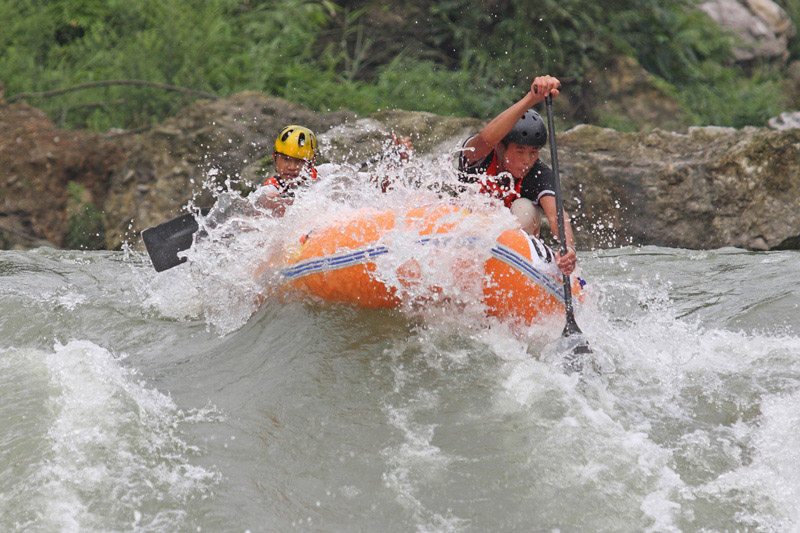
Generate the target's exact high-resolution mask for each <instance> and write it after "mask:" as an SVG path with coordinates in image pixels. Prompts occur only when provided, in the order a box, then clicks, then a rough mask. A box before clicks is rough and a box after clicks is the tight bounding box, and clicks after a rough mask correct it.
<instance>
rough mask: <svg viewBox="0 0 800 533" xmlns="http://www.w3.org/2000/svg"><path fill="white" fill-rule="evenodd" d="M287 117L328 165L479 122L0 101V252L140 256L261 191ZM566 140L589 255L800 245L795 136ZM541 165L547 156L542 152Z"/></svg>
mask: <svg viewBox="0 0 800 533" xmlns="http://www.w3.org/2000/svg"><path fill="white" fill-rule="evenodd" d="M289 123H302V124H306V125H308V126H310V127H311V128H312V129H314V130H315V131H317V132H318V133H319V136H320V141H321V144H322V147H323V150H322V153H323V154H324V155H325V158H326V159H327V160H331V161H335V162H342V161H346V162H349V163H356V162H357V161H360V160H363V159H365V158H367V157H369V156H371V155H373V154H375V153H377V152H380V150H381V148H382V147H384V146H385V144H386V143H387V142H389V139H391V134H392V133H395V134H397V135H401V136H403V135H411V136H412V138H413V141H414V146H415V150H416V153H417V155H418V157H421V158H425V159H435V160H437V161H438V160H439V159H440V156H445V155H448V154H452V153H453V152H454V151H455V150H457V148H458V146H459V145H460V143H461V141H463V140H464V139H465V138H466V137H467V136H468V135H470V134H471V133H474V132H476V131H478V130H479V129H480V127H481V126H482V125H483V124H484V123H485V122H484V121H478V120H474V119H462V118H454V117H440V116H436V115H433V114H430V113H412V112H406V111H384V112H380V113H376V114H373V115H370V116H368V117H357V116H355V115H354V114H352V113H347V112H337V113H328V114H315V113H313V112H311V111H309V110H307V109H305V108H303V107H300V106H297V105H293V104H290V103H289V102H286V101H284V100H280V99H275V98H270V97H267V96H265V95H263V94H260V93H242V94H238V95H234V96H232V97H230V98H227V99H220V100H217V101H213V102H212V101H197V102H195V103H194V104H192V105H191V106H189V107H188V108H187V109H185V110H184V111H183V112H182V113H181V114H180V115H178V116H177V117H175V118H172V119H170V120H167V121H165V122H163V123H162V124H160V125H158V126H156V127H154V128H153V129H152V130H151V131H149V132H148V133H146V134H141V135H135V136H134V135H117V136H106V137H103V136H98V135H93V134H89V133H86V132H80V131H64V130H61V129H59V128H57V127H56V126H54V125H53V124H52V122H51V121H50V120H49V119H48V118H47V117H46V116H45V115H44V114H43V113H41V112H40V111H38V110H35V109H33V108H31V107H30V106H28V105H26V104H22V103H17V104H13V105H5V106H3V105H0V165H2V167H0V168H3V172H2V173H0V195H2V196H1V197H2V198H3V203H2V204H0V228H6V230H5V231H4V230H2V229H0V246H2V247H10V246H20V245H21V246H36V245H39V244H41V243H42V239H46V240H47V241H49V242H51V243H53V244H54V245H57V246H75V242H78V245H79V246H81V247H88V246H89V245H92V246H93V241H81V240H80V238H81V236H82V235H85V236H88V237H91V236H92V235H96V233H97V232H99V230H98V228H100V229H102V228H103V227H105V228H106V229H105V242H104V243H103V242H101V244H102V245H104V246H105V247H107V248H111V249H113V248H118V247H119V246H121V244H122V243H123V242H125V241H128V242H131V243H132V244H133V245H134V246H135V247H141V240H140V239H139V237H138V235H139V233H140V232H141V230H142V229H145V228H147V227H149V226H153V225H155V224H158V223H160V222H162V221H164V220H166V219H168V218H171V217H173V216H175V215H177V214H179V213H180V212H181V210H182V209H183V207H184V206H185V205H186V204H187V203H188V202H189V201H190V200H191V199H192V198H195V201H196V203H197V204H198V205H208V203H210V202H211V200H212V199H211V197H210V195H209V194H208V193H207V192H203V191H202V189H201V187H200V184H201V183H202V182H204V181H208V179H209V178H210V179H211V181H214V182H216V183H217V184H219V185H220V186H225V183H224V182H226V181H229V183H230V184H231V185H232V186H235V187H247V186H249V185H251V184H252V183H251V181H252V180H249V179H248V178H247V170H248V168H252V167H260V166H262V165H263V163H262V162H261V160H262V158H264V156H268V155H269V154H270V153H271V152H272V142H273V140H274V137H275V135H276V134H277V133H278V131H279V130H280V128H281V127H282V126H284V125H285V124H289ZM557 126H558V124H557ZM558 146H559V158H560V159H559V162H560V167H561V174H562V180H563V189H564V200H565V204H566V207H567V209H568V210H569V212H570V213H572V215H573V225H574V227H575V229H576V235H577V240H578V244H579V246H580V247H582V248H597V247H608V246H620V245H626V244H634V245H638V244H655V245H661V246H677V247H683V248H717V247H723V246H738V247H742V248H747V249H751V250H767V249H781V248H794V249H797V248H800V170H799V169H800V129H788V130H783V131H772V130H769V129H766V128H745V129H743V130H735V129H727V128H714V127H707V128H690V129H688V131H687V132H685V133H675V132H667V131H663V130H659V129H655V130H653V131H650V132H636V133H620V132H618V131H615V130H611V129H603V128H597V127H592V126H579V127H576V128H573V129H572V130H569V131H566V132H563V133H560V134H559V135H558ZM542 157H543V158H544V159H545V160H548V159H549V157H548V154H547V150H544V151H543V152H542ZM437 164H439V163H437ZM243 176H244V177H243ZM100 211H103V215H99V213H100ZM98 218H99V219H100V221H98ZM74 239H77V241H74Z"/></svg>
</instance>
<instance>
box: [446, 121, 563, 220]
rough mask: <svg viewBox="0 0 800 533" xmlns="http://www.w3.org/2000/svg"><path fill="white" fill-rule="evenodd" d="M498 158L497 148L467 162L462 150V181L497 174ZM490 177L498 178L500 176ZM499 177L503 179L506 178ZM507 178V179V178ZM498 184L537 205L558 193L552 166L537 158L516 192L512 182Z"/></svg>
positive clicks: (509, 192)
mask: <svg viewBox="0 0 800 533" xmlns="http://www.w3.org/2000/svg"><path fill="white" fill-rule="evenodd" d="M470 139H471V137H470ZM467 142H469V139H467V140H466V141H464V145H466V144H467ZM496 158H497V153H496V152H495V150H492V151H491V152H489V155H487V156H486V157H484V158H483V159H481V160H480V161H475V162H474V163H472V164H470V163H468V162H467V159H466V157H464V153H463V152H462V153H461V155H460V156H459V158H458V170H459V171H460V172H461V176H460V179H461V181H464V182H467V183H475V182H476V181H478V180H479V179H478V178H477V177H476V175H479V174H484V175H487V176H497V166H498V162H497V161H496ZM504 174H505V173H504ZM489 179H495V180H497V179H498V178H489ZM499 179H500V180H503V179H504V178H499ZM505 179H506V180H507V178H505ZM480 181H484V180H480ZM498 185H500V187H501V188H502V189H503V190H506V191H508V194H514V196H516V192H518V193H519V196H520V197H522V198H527V199H528V200H530V201H532V202H533V203H534V204H536V205H539V200H541V199H542V198H543V197H545V196H555V195H556V177H555V174H554V173H553V171H552V170H551V169H550V167H548V166H547V165H545V164H544V163H543V162H542V160H541V159H537V160H536V163H534V164H533V167H532V168H531V169H530V170H529V171H528V173H527V174H526V175H525V177H523V178H522V184H521V185H520V186H519V189H518V190H517V191H516V192H513V193H512V191H511V189H512V187H511V186H510V183H505V182H503V183H498ZM484 189H486V191H485V192H488V190H489V189H492V190H496V187H484ZM514 189H516V187H514Z"/></svg>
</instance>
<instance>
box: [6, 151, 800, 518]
mask: <svg viewBox="0 0 800 533" xmlns="http://www.w3.org/2000/svg"><path fill="white" fill-rule="evenodd" d="M437 164H438V163H437V162H436V161H422V162H420V161H416V162H414V163H413V164H412V165H411V167H412V168H413V170H411V169H408V170H405V169H403V170H397V172H398V181H399V185H398V186H397V188H396V189H394V190H392V191H389V192H388V193H387V194H381V193H379V192H378V190H377V188H372V186H371V185H369V184H368V183H367V184H365V183H364V182H363V181H360V180H362V177H360V176H358V175H357V174H355V172H354V171H352V170H351V169H348V168H347V167H344V166H341V167H339V168H337V169H335V172H334V175H335V174H336V173H338V174H339V175H337V176H336V179H334V177H333V175H332V176H331V177H330V178H329V177H326V176H323V177H321V178H320V180H319V182H318V183H316V184H314V194H308V195H303V196H302V197H300V198H298V200H297V201H296V202H295V204H294V205H293V206H292V207H291V208H289V209H288V210H287V212H286V215H285V216H284V217H283V218H282V219H280V220H275V219H270V218H269V217H265V216H258V217H253V216H244V215H242V213H245V212H246V209H243V210H241V211H239V215H236V216H234V217H230V218H228V219H226V220H224V221H221V223H216V225H215V223H212V222H213V221H208V222H206V221H201V222H203V223H204V224H205V230H206V232H207V237H205V238H204V240H201V241H199V242H198V243H197V246H196V248H193V249H192V250H190V251H189V252H188V254H187V256H188V257H189V261H188V263H187V264H185V265H182V266H179V267H177V268H175V269H172V270H169V271H166V272H163V273H161V274H155V273H154V272H153V271H152V268H151V266H150V265H149V263H148V261H147V258H146V256H144V255H142V254H138V253H135V252H129V253H128V254H127V255H125V254H123V253H116V252H87V253H77V252H68V251H53V250H45V249H40V250H35V251H30V252H18V251H8V252H0V369H2V373H0V374H1V375H2V377H0V529H2V530H5V531H28V530H34V531H36V530H44V531H49V530H64V531H87V530H88V531H176V530H182V531H185V530H193V531H194V530H197V529H198V528H199V529H201V530H206V531H218V530H226V531H229V530H234V531H246V530H250V531H294V530H300V531H351V530H360V531H388V532H394V531H397V532H401V531H425V532H429V531H430V532H433V531H436V532H440V531H441V532H445V531H447V532H449V531H459V532H460V531H464V532H472V531H552V530H560V531H657V532H662V531H777V532H783V531H786V532H788V531H795V530H797V529H798V528H800V515H798V511H797V510H798V509H800V491H798V489H797V487H800V469H798V467H797V465H798V464H800V461H798V450H800V442H798V435H800V416H798V414H797V413H798V412H800V386H798V383H800V362H798V361H800V318H799V317H800V313H798V309H800V292H798V289H797V287H796V285H795V284H793V283H792V279H791V273H794V272H797V271H798V269H799V268H800V255H798V254H797V253H793V252H772V253H748V252H744V251H742V250H734V249H723V250H715V251H699V252H698V251H686V250H673V249H666V248H657V247H645V248H622V249H614V250H604V251H597V252H585V253H582V254H581V263H582V266H583V270H584V273H585V277H586V278H587V279H588V280H589V282H590V285H591V287H592V293H591V297H590V298H588V300H587V303H586V305H584V306H583V307H582V308H581V309H580V310H579V311H580V312H579V314H578V321H579V323H580V325H581V328H582V330H583V331H584V333H585V334H586V336H587V338H588V339H589V340H590V343H591V346H592V349H593V351H594V352H595V354H596V356H597V358H598V361H599V362H600V364H599V365H598V369H599V371H598V372H589V373H585V374H575V373H573V374H566V373H564V372H563V371H562V370H561V369H560V368H559V366H558V365H556V364H552V363H551V362H548V360H547V354H548V348H549V346H551V344H552V342H553V340H554V339H556V338H557V337H558V335H559V333H560V331H561V328H562V327H563V319H562V318H561V317H551V318H550V319H548V320H545V321H543V322H541V323H537V324H534V325H532V326H530V327H529V328H522V331H520V330H519V328H518V327H516V326H513V325H511V324H508V323H504V322H502V321H500V320H496V319H488V318H485V317H484V316H483V315H482V313H481V312H480V309H479V307H480V306H478V305H476V306H475V307H474V308H472V307H471V305H473V304H474V302H475V301H476V300H475V299H474V298H472V296H473V292H472V291H474V287H472V286H470V285H469V284H468V283H465V284H463V285H457V284H456V286H455V287H454V288H451V287H448V286H447V285H446V283H445V282H446V281H447V280H444V279H441V278H436V277H435V276H436V275H437V274H439V273H440V272H439V269H436V268H435V266H436V265H437V264H442V263H445V264H446V263H447V262H448V261H451V260H454V259H453V258H450V257H449V256H447V255H444V256H443V255H441V253H438V254H437V253H432V252H430V251H429V249H428V248H425V247H418V248H417V249H415V251H414V252H413V253H412V252H409V251H408V250H405V249H403V247H402V246H398V248H400V250H398V251H397V252H396V254H397V255H396V256H392V257H387V258H386V259H385V263H381V265H379V269H378V273H379V274H380V275H381V276H384V278H385V279H386V282H387V283H390V284H391V283H395V281H394V278H393V276H396V271H397V268H398V265H402V264H404V263H405V262H406V261H407V260H408V259H409V258H413V259H415V260H416V261H417V262H418V263H419V265H420V268H421V269H423V270H426V269H427V270H426V273H428V271H429V275H430V276H433V279H434V280H435V282H436V283H437V284H439V285H444V286H445V287H446V289H447V290H451V292H449V293H447V298H442V299H441V301H433V300H432V299H431V298H429V299H428V300H424V299H422V300H420V302H421V303H417V304H414V305H408V306H407V307H403V308H401V309H398V310H383V311H368V310H363V309H358V308H354V307H352V306H347V305H335V304H330V303H325V302H317V301H313V300H311V299H309V298H300V297H295V296H294V295H290V294H286V293H283V292H282V289H281V284H280V282H279V279H278V278H275V277H272V276H271V274H270V270H269V269H265V268H263V267H264V265H265V264H266V265H269V264H270V261H271V260H272V259H273V257H275V256H277V257H278V258H279V259H280V258H281V257H282V256H281V254H282V253H283V250H284V247H285V246H287V243H290V244H291V243H295V242H296V241H297V239H299V238H300V237H301V236H302V235H304V234H305V233H307V232H308V231H310V230H311V229H314V228H315V227H318V226H320V225H324V224H326V223H328V221H329V220H335V219H336V217H338V216H343V214H344V213H346V212H350V211H352V210H356V209H364V208H372V209H377V210H382V209H388V208H390V207H392V206H402V207H403V208H410V207H416V206H418V205H423V204H425V203H435V202H439V201H441V200H440V198H439V195H440V193H441V191H444V190H447V188H448V187H451V186H453V185H454V182H453V180H452V179H451V178H450V177H449V176H447V175H446V173H445V172H443V171H439V170H438V168H439V167H437ZM391 170H392V169H389V170H387V172H389V171H391ZM406 172H407V174H406ZM354 184H358V186H355V185H354ZM317 189H318V190H317ZM456 201H458V202H464V204H463V205H465V206H468V207H470V208H471V209H474V210H476V211H478V212H484V211H481V210H486V209H490V208H496V207H497V206H492V205H491V204H490V202H487V201H485V200H483V199H475V200H474V203H470V202H471V200H468V199H466V198H459V199H458V200H456ZM231 202H233V203H232V205H239V204H237V202H238V203H240V204H241V207H242V208H247V209H249V207H248V205H249V206H251V207H254V206H252V204H250V200H248V198H241V197H237V196H236V195H233V196H232V198H231ZM513 224H514V221H513V219H511V218H510V216H509V217H505V215H500V216H498V217H496V218H492V221H491V225H490V226H489V227H488V228H487V227H482V228H481V229H480V231H481V232H482V234H483V235H486V236H487V238H491V237H492V236H494V235H497V234H499V233H500V232H501V231H502V230H503V229H505V228H508V227H511V226H513ZM459 231H460V230H459ZM464 231H465V233H470V234H472V233H474V228H468V229H467V228H465V229H464ZM392 238H393V239H396V242H398V243H401V242H405V241H403V239H409V238H410V237H409V236H407V235H405V234H403V233H402V232H400V233H398V234H395V235H393V236H392ZM428 253H432V255H426V254H428ZM276 264H279V263H276ZM259 269H262V270H259ZM273 270H274V269H273ZM398 283H399V281H398ZM417 289H418V288H417V287H414V286H411V287H410V288H409V289H408V290H410V291H412V293H413V292H414V291H416V290H417ZM426 290H428V289H426V288H425V287H420V288H419V291H420V292H421V293H424V292H425V291H426ZM415 294H416V293H415Z"/></svg>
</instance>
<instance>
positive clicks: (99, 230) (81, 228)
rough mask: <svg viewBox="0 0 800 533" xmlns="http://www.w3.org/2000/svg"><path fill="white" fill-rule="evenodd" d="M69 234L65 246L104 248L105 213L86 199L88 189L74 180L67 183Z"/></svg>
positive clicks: (65, 239)
mask: <svg viewBox="0 0 800 533" xmlns="http://www.w3.org/2000/svg"><path fill="white" fill-rule="evenodd" d="M67 194H69V200H68V202H67V204H68V207H67V216H68V217H69V219H68V220H67V235H66V237H65V238H64V246H65V247H67V248H69V249H73V250H103V249H104V248H105V247H106V243H105V233H106V228H105V223H104V221H103V214H102V213H101V212H100V211H99V210H98V209H97V207H95V205H94V204H93V203H91V202H88V201H86V197H87V194H86V189H84V187H83V186H82V185H81V184H79V183H76V182H74V181H71V182H69V183H68V184H67Z"/></svg>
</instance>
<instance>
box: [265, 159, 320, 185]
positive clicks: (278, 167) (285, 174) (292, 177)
mask: <svg viewBox="0 0 800 533" xmlns="http://www.w3.org/2000/svg"><path fill="white" fill-rule="evenodd" d="M272 158H273V159H274V160H275V171H276V172H277V173H278V175H279V176H280V178H281V179H282V180H285V181H288V182H289V183H293V182H296V181H297V178H298V176H300V173H301V172H303V170H304V169H305V170H308V171H309V172H310V171H311V165H312V162H311V161H306V160H305V159H298V158H296V157H289V156H288V155H284V154H279V153H278V152H274V153H273V154H272Z"/></svg>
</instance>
